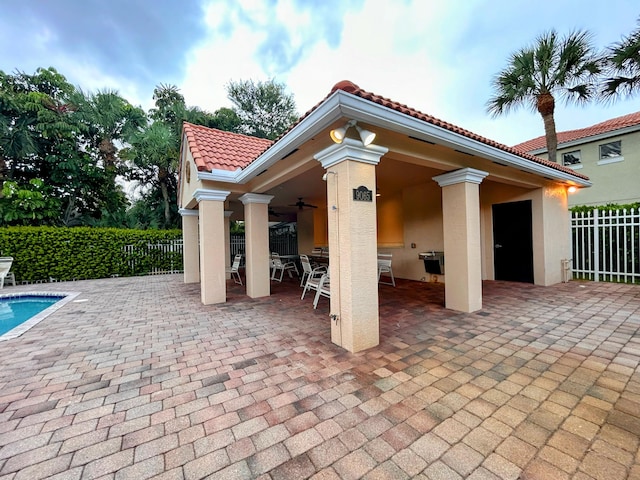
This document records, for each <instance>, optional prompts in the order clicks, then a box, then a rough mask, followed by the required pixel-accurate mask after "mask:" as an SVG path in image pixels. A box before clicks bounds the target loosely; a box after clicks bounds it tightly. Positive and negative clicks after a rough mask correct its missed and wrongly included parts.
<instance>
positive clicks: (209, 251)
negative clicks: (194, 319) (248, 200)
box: [193, 189, 229, 305]
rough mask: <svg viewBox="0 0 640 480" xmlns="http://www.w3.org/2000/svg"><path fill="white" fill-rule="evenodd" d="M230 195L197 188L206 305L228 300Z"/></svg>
mask: <svg viewBox="0 0 640 480" xmlns="http://www.w3.org/2000/svg"><path fill="white" fill-rule="evenodd" d="M228 195H229V192H226V191H220V190H202V189H198V190H196V191H195V192H194V194H193V196H194V197H195V199H196V200H197V201H198V209H199V210H200V215H199V219H200V222H199V225H200V299H201V301H202V303H203V304H205V305H211V304H213V303H224V302H226V301H227V278H226V271H225V249H224V234H225V228H224V222H225V218H224V201H225V200H226V198H227V196H228Z"/></svg>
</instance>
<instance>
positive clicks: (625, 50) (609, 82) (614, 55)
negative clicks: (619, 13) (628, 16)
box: [600, 18, 640, 100]
mask: <svg viewBox="0 0 640 480" xmlns="http://www.w3.org/2000/svg"><path fill="white" fill-rule="evenodd" d="M605 65H606V68H607V74H608V78H607V79H606V80H605V81H604V83H603V85H602V88H601V90H600V94H601V95H602V98H604V99H605V100H609V99H613V98H615V97H617V96H619V95H621V94H623V95H626V96H632V95H633V94H634V93H637V92H638V91H640V18H639V19H638V28H636V29H635V30H634V31H633V32H631V34H630V35H629V36H628V37H622V40H621V41H620V42H618V43H614V44H613V45H611V46H610V47H608V48H607V56H606V58H605Z"/></svg>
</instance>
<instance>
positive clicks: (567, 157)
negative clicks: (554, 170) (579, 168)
mask: <svg viewBox="0 0 640 480" xmlns="http://www.w3.org/2000/svg"><path fill="white" fill-rule="evenodd" d="M581 163H582V160H581V158H580V150H574V151H573V152H567V153H563V154H562V164H563V165H580V164H581Z"/></svg>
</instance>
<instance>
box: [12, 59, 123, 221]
mask: <svg viewBox="0 0 640 480" xmlns="http://www.w3.org/2000/svg"><path fill="white" fill-rule="evenodd" d="M80 97H81V95H80V94H79V92H78V90H77V89H76V87H74V86H73V85H71V84H70V83H69V82H67V80H66V78H65V77H64V76H63V75H62V74H60V73H58V72H57V71H56V70H55V69H54V68H47V69H43V68H39V69H37V70H36V72H35V73H34V74H32V75H29V74H26V73H23V72H17V73H15V74H12V75H9V74H5V73H4V72H0V118H2V120H1V121H0V157H1V158H2V161H1V162H0V167H3V168H2V170H3V172H2V174H3V180H4V181H5V182H9V183H10V184H11V188H10V189H9V190H6V189H3V191H4V192H5V198H0V210H4V209H11V208H14V207H15V208H19V206H20V205H19V204H20V199H21V198H29V199H30V202H31V203H30V205H31V206H30V207H29V208H30V209H31V210H33V209H34V208H35V209H36V215H35V216H34V215H31V214H30V211H28V210H27V209H25V212H23V213H24V215H22V214H20V212H19V211H16V212H15V214H12V216H11V219H7V218H4V219H3V220H4V221H5V222H9V223H21V222H26V221H28V220H29V219H31V224H33V225H42V224H64V225H71V224H77V223H78V222H80V223H84V222H86V221H87V220H88V219H89V218H90V217H93V218H98V217H99V216H100V215H101V212H102V209H103V208H105V206H106V205H114V206H115V207H114V208H117V209H124V208H125V206H126V199H125V197H124V195H123V193H122V189H121V188H119V187H118V186H116V185H114V181H113V179H112V178H111V177H110V176H109V175H105V170H104V168H103V166H102V165H100V161H99V154H98V148H97V146H96V147H94V146H93V143H92V136H91V133H90V130H91V129H90V126H93V124H90V122H87V121H86V119H85V118H83V114H82V112H80V111H79V110H80V109H81V107H82V106H83V105H82V102H81V101H80V100H79V98H80ZM0 197H1V195H0ZM7 197H10V198H7ZM41 200H42V201H44V202H45V204H46V205H47V207H46V209H45V208H41V207H38V202H40V201H41ZM16 202H17V203H16ZM25 205H26V204H25ZM54 207H56V208H54ZM6 211H9V210H6ZM45 212H46V215H45V214H44V213H45Z"/></svg>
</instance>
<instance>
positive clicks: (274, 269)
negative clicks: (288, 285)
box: [271, 252, 300, 282]
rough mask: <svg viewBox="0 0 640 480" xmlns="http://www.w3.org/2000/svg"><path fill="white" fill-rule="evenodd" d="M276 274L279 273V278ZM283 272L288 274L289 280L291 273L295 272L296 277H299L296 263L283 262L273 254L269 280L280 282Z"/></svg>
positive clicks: (277, 254)
mask: <svg viewBox="0 0 640 480" xmlns="http://www.w3.org/2000/svg"><path fill="white" fill-rule="evenodd" d="M278 272H280V276H278ZM284 272H287V273H288V274H289V278H293V273H292V272H296V275H300V272H298V267H297V266H296V262H283V261H282V259H281V258H280V254H279V253H276V252H273V253H272V254H271V280H277V281H278V282H282V277H283V276H284Z"/></svg>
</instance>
